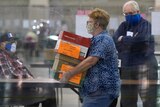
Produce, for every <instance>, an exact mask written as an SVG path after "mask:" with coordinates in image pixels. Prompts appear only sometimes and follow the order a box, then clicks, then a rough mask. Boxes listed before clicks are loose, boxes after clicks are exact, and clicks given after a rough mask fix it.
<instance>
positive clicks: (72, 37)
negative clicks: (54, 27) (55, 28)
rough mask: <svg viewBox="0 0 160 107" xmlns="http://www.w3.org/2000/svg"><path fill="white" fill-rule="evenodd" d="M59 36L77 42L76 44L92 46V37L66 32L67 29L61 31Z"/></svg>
mask: <svg viewBox="0 0 160 107" xmlns="http://www.w3.org/2000/svg"><path fill="white" fill-rule="evenodd" d="M58 38H59V39H61V40H65V41H68V42H71V43H75V44H78V45H81V46H84V47H90V44H91V39H90V38H86V37H83V36H80V35H76V34H73V33H70V32H66V31H61V32H60V34H59V36H58Z"/></svg>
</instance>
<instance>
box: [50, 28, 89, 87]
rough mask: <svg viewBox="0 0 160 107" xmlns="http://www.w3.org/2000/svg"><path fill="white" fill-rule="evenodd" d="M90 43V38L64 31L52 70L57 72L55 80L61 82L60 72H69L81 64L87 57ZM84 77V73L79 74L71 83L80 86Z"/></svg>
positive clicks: (59, 40)
mask: <svg viewBox="0 0 160 107" xmlns="http://www.w3.org/2000/svg"><path fill="white" fill-rule="evenodd" d="M90 43H91V40H90V38H86V37H82V36H79V35H76V34H73V33H70V32H66V31H62V32H61V33H60V35H59V39H58V41H57V44H56V47H55V49H56V50H57V54H56V55H55V59H54V63H53V67H52V70H53V71H54V72H56V73H54V74H55V75H54V78H55V79H57V80H59V79H60V78H61V77H62V74H61V73H58V72H59V71H61V72H67V71H68V70H69V69H72V68H73V67H74V66H76V65H77V64H79V63H80V62H81V61H82V60H83V59H84V58H85V57H86V55H87V52H88V49H89V47H90ZM83 77H84V72H83V73H80V74H77V75H75V76H74V77H72V78H71V79H70V80H69V83H71V84H74V85H79V84H80V83H81V81H82V80H83Z"/></svg>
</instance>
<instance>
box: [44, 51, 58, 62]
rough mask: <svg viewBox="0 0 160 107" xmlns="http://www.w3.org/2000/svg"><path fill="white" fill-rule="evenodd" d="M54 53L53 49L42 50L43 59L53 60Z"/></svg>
mask: <svg viewBox="0 0 160 107" xmlns="http://www.w3.org/2000/svg"><path fill="white" fill-rule="evenodd" d="M55 55H56V53H55V52H54V49H45V50H44V59H45V60H54V57H55Z"/></svg>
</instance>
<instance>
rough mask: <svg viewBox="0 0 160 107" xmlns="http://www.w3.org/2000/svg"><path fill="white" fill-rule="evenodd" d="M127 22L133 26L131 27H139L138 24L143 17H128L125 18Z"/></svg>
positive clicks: (137, 15)
mask: <svg viewBox="0 0 160 107" xmlns="http://www.w3.org/2000/svg"><path fill="white" fill-rule="evenodd" d="M125 18H126V21H127V22H128V23H129V24H131V25H137V24H138V22H139V21H140V19H141V15H140V14H135V15H127V16H125Z"/></svg>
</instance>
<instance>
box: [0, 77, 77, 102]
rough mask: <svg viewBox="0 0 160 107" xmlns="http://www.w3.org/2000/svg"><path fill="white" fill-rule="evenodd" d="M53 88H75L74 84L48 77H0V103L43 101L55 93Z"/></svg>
mask: <svg viewBox="0 0 160 107" xmlns="http://www.w3.org/2000/svg"><path fill="white" fill-rule="evenodd" d="M54 88H76V86H73V85H70V84H66V83H60V82H59V81H57V80H55V79H49V78H46V79H44V78H36V79H23V80H22V79H0V105H28V104H32V103H34V102H39V101H43V100H45V98H46V97H52V95H54V94H55V93H54V91H53V89H54ZM43 89H46V90H47V91H46V90H43ZM45 91H46V92H45ZM31 99H32V101H31Z"/></svg>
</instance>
